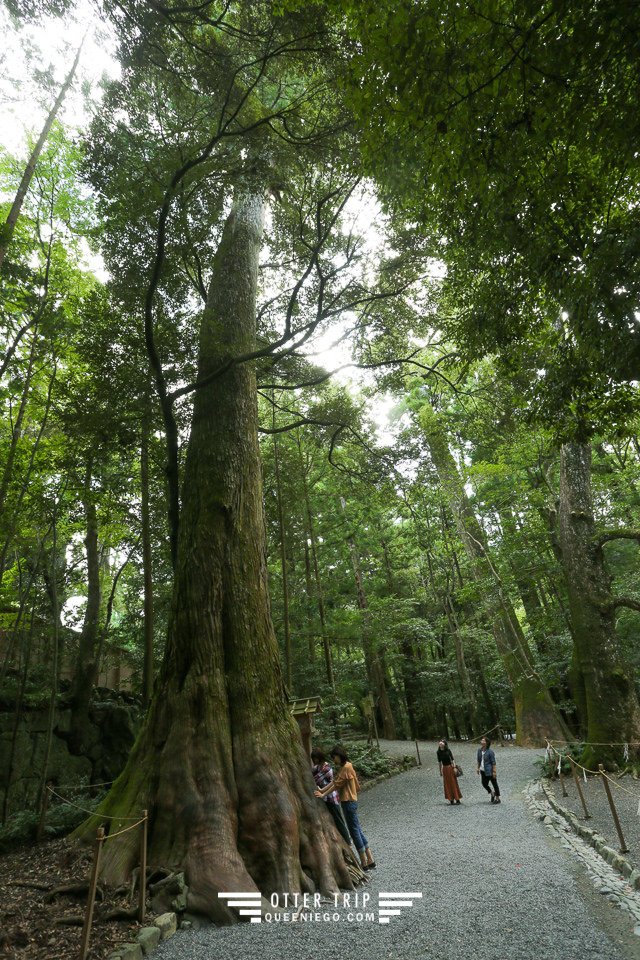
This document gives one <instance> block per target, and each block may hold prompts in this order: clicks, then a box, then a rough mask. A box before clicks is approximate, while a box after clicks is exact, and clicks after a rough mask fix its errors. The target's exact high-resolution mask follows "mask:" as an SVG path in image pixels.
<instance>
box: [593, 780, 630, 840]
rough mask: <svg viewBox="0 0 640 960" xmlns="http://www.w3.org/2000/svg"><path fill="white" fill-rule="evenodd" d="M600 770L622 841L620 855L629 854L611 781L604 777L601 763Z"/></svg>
mask: <svg viewBox="0 0 640 960" xmlns="http://www.w3.org/2000/svg"><path fill="white" fill-rule="evenodd" d="M598 770H599V771H600V776H601V777H602V782H603V783H604V789H605V792H606V794H607V800H608V801H609V806H610V807H611V816H612V817H613V822H614V823H615V825H616V830H617V831H618V837H619V839H620V853H627V851H628V850H629V847H628V846H627V845H626V843H625V842H624V836H623V834H622V827H621V826H620V820H619V819H618V811H617V810H616V805H615V803H614V802H613V797H612V795H611V787H610V786H609V780H608V778H607V777H606V776H605V775H604V773H605V770H604V767H603V765H602V764H601V763H599V764H598Z"/></svg>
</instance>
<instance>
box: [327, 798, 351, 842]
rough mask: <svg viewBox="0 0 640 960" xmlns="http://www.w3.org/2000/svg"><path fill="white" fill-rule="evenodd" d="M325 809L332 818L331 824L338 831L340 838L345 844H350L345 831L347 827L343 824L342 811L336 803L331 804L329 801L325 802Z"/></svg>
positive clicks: (347, 832)
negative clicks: (333, 824) (332, 823)
mask: <svg viewBox="0 0 640 960" xmlns="http://www.w3.org/2000/svg"><path fill="white" fill-rule="evenodd" d="M326 807H327V810H328V811H329V813H330V814H331V816H332V817H333V822H334V823H335V825H336V827H337V828H338V830H339V831H340V834H341V835H342V837H343V838H344V839H345V840H346V842H347V843H349V844H350V843H351V837H350V836H349V831H348V830H347V825H346V823H345V822H344V817H343V816H342V810H341V809H340V807H339V805H338V804H337V803H331V801H330V800H327V801H326Z"/></svg>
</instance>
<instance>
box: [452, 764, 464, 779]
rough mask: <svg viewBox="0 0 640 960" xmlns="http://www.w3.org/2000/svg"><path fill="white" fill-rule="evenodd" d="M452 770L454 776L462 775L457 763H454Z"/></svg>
mask: <svg viewBox="0 0 640 960" xmlns="http://www.w3.org/2000/svg"><path fill="white" fill-rule="evenodd" d="M453 772H454V773H455V775H456V777H464V772H463V770H462V767H461V766H460V764H459V763H454V765H453Z"/></svg>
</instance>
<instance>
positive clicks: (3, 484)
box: [0, 333, 37, 517]
mask: <svg viewBox="0 0 640 960" xmlns="http://www.w3.org/2000/svg"><path fill="white" fill-rule="evenodd" d="M36 343H37V336H36V334H35V333H34V335H33V340H32V341H31V349H30V351H29V362H28V364H27V371H26V374H25V378H24V384H23V386H22V395H21V397H20V406H19V407H18V415H17V417H16V419H15V423H14V425H13V429H12V431H11V442H10V444H9V451H8V453H7V459H6V462H5V465H4V470H3V471H2V479H1V480H0V517H2V516H3V514H4V507H5V503H6V499H7V494H8V492H9V486H10V484H11V479H12V476H13V465H14V462H15V459H16V452H17V450H18V444H19V442H20V438H21V436H22V423H23V421H24V415H25V411H26V409H27V401H28V399H29V394H30V392H31V378H32V376H33V365H34V361H35V356H36Z"/></svg>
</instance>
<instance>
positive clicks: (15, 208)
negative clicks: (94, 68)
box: [0, 41, 84, 271]
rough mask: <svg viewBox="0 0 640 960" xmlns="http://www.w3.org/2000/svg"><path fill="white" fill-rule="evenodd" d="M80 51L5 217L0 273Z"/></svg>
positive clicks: (1, 234) (0, 233)
mask: <svg viewBox="0 0 640 960" xmlns="http://www.w3.org/2000/svg"><path fill="white" fill-rule="evenodd" d="M83 43H84V41H83ZM81 51H82V44H80V46H79V47H78V52H77V53H76V56H75V60H74V61H73V64H72V66H71V70H69V73H68V74H67V76H66V78H65V81H64V83H63V84H62V86H61V88H60V92H59V93H58V96H57V97H56V99H55V102H54V104H53V106H52V108H51V110H50V111H49V114H48V116H47V119H46V120H45V122H44V126H43V128H42V131H41V133H40V136H39V137H38V141H37V143H36V145H35V147H34V148H33V150H32V151H31V156H30V157H29V160H28V163H27V165H26V167H25V170H24V173H23V174H22V179H21V181H20V185H19V186H18V190H17V192H16V195H15V198H14V201H13V203H12V204H11V209H10V210H9V215H8V216H7V219H6V221H5V223H4V225H3V227H2V230H1V231H0V271H2V265H3V263H4V259H5V257H6V255H7V250H8V248H9V244H10V243H11V240H12V238H13V233H14V230H15V228H16V223H17V222H18V217H19V216H20V211H21V210H22V204H23V203H24V198H25V197H26V195H27V192H28V190H29V187H30V185H31V180H32V179H33V174H34V172H35V169H36V164H37V162H38V159H39V157H40V154H41V153H42V148H43V147H44V145H45V143H46V142H47V137H48V136H49V133H50V132H51V127H52V126H53V122H54V120H55V119H56V116H57V115H58V111H59V110H60V107H61V106H62V103H63V101H64V98H65V97H66V95H67V92H68V90H69V87H70V86H71V84H72V83H73V78H74V76H75V73H76V70H77V69H78V63H79V61H80V53H81Z"/></svg>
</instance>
